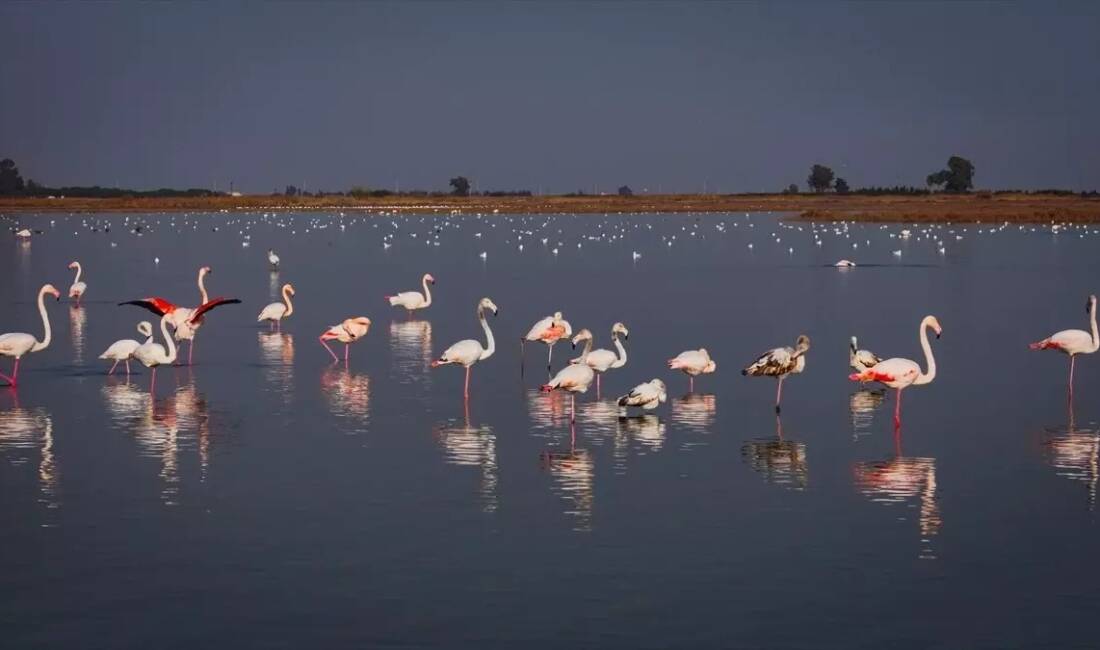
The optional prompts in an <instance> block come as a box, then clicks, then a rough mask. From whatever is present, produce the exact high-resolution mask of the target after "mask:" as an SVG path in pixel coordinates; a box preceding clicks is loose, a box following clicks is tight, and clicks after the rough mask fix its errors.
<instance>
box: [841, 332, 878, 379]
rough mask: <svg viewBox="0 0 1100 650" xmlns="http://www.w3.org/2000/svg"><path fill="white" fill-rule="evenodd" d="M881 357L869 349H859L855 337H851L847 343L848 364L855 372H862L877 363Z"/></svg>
mask: <svg viewBox="0 0 1100 650" xmlns="http://www.w3.org/2000/svg"><path fill="white" fill-rule="evenodd" d="M880 361H882V359H880V358H878V355H877V354H875V353H874V352H871V351H870V350H860V349H859V342H858V341H856V337H854V336H853V337H852V340H851V342H850V343H849V344H848V366H849V367H850V368H851V369H852V370H855V371H856V372H863V371H864V370H867V369H868V368H873V367H874V365H875V364H876V363H879V362H880Z"/></svg>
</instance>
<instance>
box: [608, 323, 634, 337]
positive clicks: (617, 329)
mask: <svg viewBox="0 0 1100 650" xmlns="http://www.w3.org/2000/svg"><path fill="white" fill-rule="evenodd" d="M611 333H612V334H622V335H623V338H624V339H629V338H630V330H628V329H626V325H623V324H622V323H615V324H614V325H612V326H611Z"/></svg>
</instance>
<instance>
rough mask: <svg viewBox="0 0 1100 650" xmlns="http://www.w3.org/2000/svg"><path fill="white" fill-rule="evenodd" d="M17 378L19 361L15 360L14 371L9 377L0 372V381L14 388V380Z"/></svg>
mask: <svg viewBox="0 0 1100 650" xmlns="http://www.w3.org/2000/svg"><path fill="white" fill-rule="evenodd" d="M18 377H19V359H16V360H15V369H14V370H13V371H12V373H11V376H10V377H9V376H7V375H5V374H4V373H2V372H0V379H3V380H4V381H6V382H8V386H11V387H12V388H15V383H16V379H17V378H18Z"/></svg>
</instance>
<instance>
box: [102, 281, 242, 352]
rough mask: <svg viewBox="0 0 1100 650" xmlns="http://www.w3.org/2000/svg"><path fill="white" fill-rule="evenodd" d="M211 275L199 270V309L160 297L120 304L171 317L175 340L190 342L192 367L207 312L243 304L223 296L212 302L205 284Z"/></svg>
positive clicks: (188, 344) (188, 349) (188, 345)
mask: <svg viewBox="0 0 1100 650" xmlns="http://www.w3.org/2000/svg"><path fill="white" fill-rule="evenodd" d="M210 273H213V270H212V269H211V268H210V267H209V266H204V267H201V268H200V269H199V279H198V285H199V299H200V300H201V302H200V304H199V306H198V307H195V308H190V307H180V306H178V305H175V304H173V303H170V302H168V301H167V300H165V299H164V298H160V297H152V298H142V299H140V300H127V301H126V302H120V303H118V304H119V305H135V306H138V307H143V308H145V309H148V310H149V311H151V312H153V313H154V314H156V315H157V316H165V315H167V316H168V317H169V318H168V322H169V323H170V324H171V325H172V327H173V328H174V329H175V339H176V340H177V341H188V343H187V365H191V358H192V354H193V353H194V352H195V334H196V333H197V332H198V329H199V327H201V326H202V324H203V320H204V317H205V314H206V312H208V311H210V310H211V309H214V308H215V307H220V306H222V305H235V304H239V303H240V302H241V301H240V300H238V299H237V298H224V297H221V296H219V297H217V298H214V299H213V300H211V299H210V296H209V295H208V294H207V293H206V282H205V278H206V276H207V275H209V274H210Z"/></svg>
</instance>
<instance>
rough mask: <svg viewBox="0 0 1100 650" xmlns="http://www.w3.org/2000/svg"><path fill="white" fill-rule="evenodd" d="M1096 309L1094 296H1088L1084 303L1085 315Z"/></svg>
mask: <svg viewBox="0 0 1100 650" xmlns="http://www.w3.org/2000/svg"><path fill="white" fill-rule="evenodd" d="M1094 309H1096V294H1095V293H1094V294H1092V295H1091V296H1089V299H1088V301H1087V302H1086V303H1085V313H1086V314H1088V313H1090V312H1092V310H1094Z"/></svg>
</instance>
